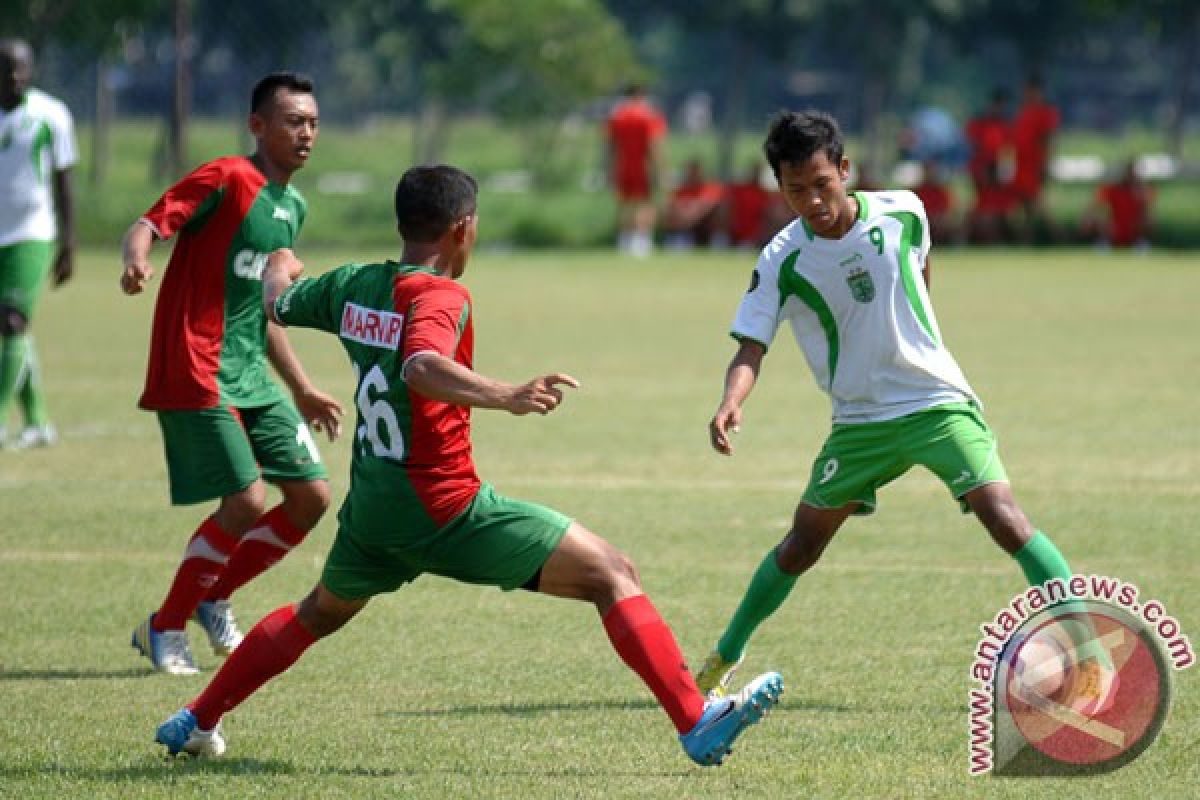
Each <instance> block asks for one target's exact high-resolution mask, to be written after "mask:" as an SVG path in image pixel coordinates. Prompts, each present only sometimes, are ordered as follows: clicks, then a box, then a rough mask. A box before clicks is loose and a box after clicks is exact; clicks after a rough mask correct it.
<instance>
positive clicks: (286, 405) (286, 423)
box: [158, 400, 326, 505]
mask: <svg viewBox="0 0 1200 800" xmlns="http://www.w3.org/2000/svg"><path fill="white" fill-rule="evenodd" d="M158 424H159V427H160V428H162V434H163V447H164V449H165V450H166V454H167V474H168V476H169V478H170V484H171V502H172V503H174V504H175V505H189V504H191V503H202V502H204V501H205V500H212V499H214V498H217V497H226V496H228V495H231V494H236V493H237V492H240V491H241V490H242V489H245V488H246V487H247V486H249V485H250V484H252V483H254V482H255V481H256V480H258V478H259V477H260V476H261V477H263V478H264V479H266V480H267V481H270V482H271V483H279V482H280V481H313V480H323V479H324V478H325V477H326V472H325V465H324V464H322V463H321V455H320V453H318V452H317V445H316V441H315V440H314V439H313V435H312V431H310V430H309V428H308V426H307V425H306V424H304V420H303V419H301V418H300V413H299V412H298V411H297V410H296V408H295V406H293V405H292V404H291V403H290V402H288V401H287V400H279V401H278V402H276V403H274V404H272V405H269V406H262V407H260V408H240V409H234V408H230V407H228V406H218V407H216V408H203V409H199V410H195V411H159V412H158Z"/></svg>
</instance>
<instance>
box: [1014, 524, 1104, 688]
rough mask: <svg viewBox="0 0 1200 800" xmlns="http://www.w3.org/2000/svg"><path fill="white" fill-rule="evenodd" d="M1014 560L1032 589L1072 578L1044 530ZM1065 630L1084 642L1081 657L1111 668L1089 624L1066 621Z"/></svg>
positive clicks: (1072, 603) (1073, 604)
mask: <svg viewBox="0 0 1200 800" xmlns="http://www.w3.org/2000/svg"><path fill="white" fill-rule="evenodd" d="M1013 558H1015V559H1016V560H1017V563H1018V564H1020V565H1021V571H1022V572H1024V573H1025V578H1026V579H1027V580H1028V581H1029V585H1030V586H1041V585H1042V584H1043V583H1045V582H1046V581H1048V580H1053V579H1055V578H1057V579H1059V580H1061V581H1062V582H1063V583H1064V584H1065V583H1066V582H1067V581H1069V580H1070V579H1071V574H1072V573H1071V567H1070V566H1068V565H1067V560H1066V559H1065V558H1063V554H1062V553H1061V552H1059V550H1058V548H1057V547H1055V546H1054V542H1052V541H1050V537H1049V536H1047V535H1046V534H1044V533H1042V532H1041V531H1034V533H1033V537H1032V538H1031V539H1030V540H1029V541H1028V542H1026V543H1025V546H1024V547H1022V548H1021V549H1020V550H1018V551H1017V552H1015V553H1013ZM1060 605H1061V607H1062V609H1063V610H1064V611H1069V612H1077V613H1081V614H1082V613H1086V611H1087V609H1086V608H1085V607H1084V605H1083V603H1081V602H1079V601H1078V600H1068V601H1066V602H1064V603H1061V604H1060ZM1085 619H1086V617H1085ZM1063 627H1064V628H1066V629H1067V632H1068V634H1070V636H1071V638H1072V639H1073V640H1075V641H1076V642H1082V644H1079V645H1078V646H1077V650H1078V652H1079V654H1080V655H1081V656H1083V657H1084V658H1095V659H1097V660H1098V661H1099V662H1100V663H1101V664H1103V665H1104V666H1105V667H1107V668H1108V669H1112V666H1113V664H1112V657H1111V656H1110V655H1109V652H1108V650H1106V649H1105V647H1104V645H1102V644H1101V643H1100V642H1099V640H1097V639H1096V632H1095V630H1094V629H1093V628H1092V626H1091V625H1090V624H1088V623H1072V621H1071V620H1066V621H1064V622H1063Z"/></svg>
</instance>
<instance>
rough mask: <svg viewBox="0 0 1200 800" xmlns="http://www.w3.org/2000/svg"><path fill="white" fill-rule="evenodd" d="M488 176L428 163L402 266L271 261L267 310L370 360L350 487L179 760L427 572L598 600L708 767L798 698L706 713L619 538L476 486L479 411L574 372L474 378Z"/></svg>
mask: <svg viewBox="0 0 1200 800" xmlns="http://www.w3.org/2000/svg"><path fill="white" fill-rule="evenodd" d="M475 201H476V187H475V181H474V179H472V178H471V177H470V176H469V175H467V174H466V173H465V172H462V171H461V170H458V169H455V168H454V167H447V166H440V167H416V168H413V169H410V170H409V171H408V172H406V173H405V174H404V176H403V177H402V178H401V179H400V183H399V185H398V186H397V187H396V197H395V205H396V220H397V225H398V228H399V230H400V235H401V237H402V238H403V239H404V250H403V253H402V255H401V259H400V262H399V263H397V262H395V261H387V262H384V263H376V264H365V265H362V264H349V265H346V266H343V267H340V268H337V269H334V270H332V271H330V272H327V273H325V274H324V275H322V276H321V277H319V278H316V279H310V280H301V281H299V282H297V283H293V281H294V280H295V278H296V277H298V276H299V273H300V270H301V266H302V265H301V264H300V262H299V261H298V260H297V259H296V258H295V256H293V255H292V252H291V251H290V250H283V251H280V252H279V253H276V254H273V255H272V256H271V259H270V262H269V263H268V265H267V268H266V272H265V274H264V277H263V300H262V302H263V304H264V306H265V307H266V309H268V313H270V314H271V315H272V316H273V317H274V319H275V320H276V321H278V322H280V323H283V324H287V325H299V326H304V327H309V328H316V329H318V330H323V331H325V332H327V333H332V334H335V335H337V336H338V338H339V340H340V342H341V344H342V346H343V347H344V348H345V350H346V355H347V356H348V357H349V359H350V361H351V362H352V363H353V365H354V372H355V375H356V378H357V383H358V386H357V389H356V391H355V396H356V397H357V398H358V401H357V406H358V420H357V424H356V426H355V435H354V437H353V447H354V453H353V460H352V463H351V476H350V491H349V493H348V494H347V496H346V500H345V502H344V503H343V504H342V508H341V511H340V512H339V513H338V533H337V539H336V540H335V541H334V544H333V548H332V550H331V551H330V553H329V558H328V560H327V561H326V563H325V569H324V571H323V572H322V574H321V579H320V581H319V582H318V583H317V586H316V588H314V589H313V591H312V592H311V593H310V594H309V595H308V596H307V597H306V598H305V599H304V600H303V601H301V602H300V603H299V604H297V605H286V606H283V607H282V608H279V609H276V610H275V611H274V612H272V613H271V614H269V615H268V616H267V617H265V618H264V619H263V620H262V621H260V622H259V623H258V624H257V625H255V626H254V629H253V630H251V631H250V633H249V634H247V636H246V640H245V641H244V642H243V643H242V645H241V647H239V648H238V649H237V650H236V651H235V652H234V653H233V655H232V656H230V658H229V659H228V660H227V661H226V662H225V664H224V665H223V666H222V667H221V669H220V671H218V672H217V674H216V675H215V676H214V677H213V680H212V682H211V683H210V684H209V685H208V688H206V689H205V690H204V691H203V692H201V693H200V695H199V696H198V697H196V698H195V699H194V700H193V701H192V702H191V703H189V704H188V706H187V707H186V708H183V709H181V710H180V711H178V712H176V713H175V714H174V715H172V716H171V717H170V718H169V719H167V721H166V722H164V723H163V724H162V725H160V726H159V728H158V731H157V733H156V737H155V738H156V740H157V741H158V742H160V743H161V744H163V745H165V746H166V747H167V750H168V751H169V752H170V753H172V754H175V753H179V752H181V751H186V752H189V753H192V754H196V755H220V754H221V753H222V752H224V750H225V742H224V738H223V737H222V735H221V733H220V730H219V728H218V723H219V721H220V719H221V717H222V715H223V714H224V713H225V712H227V711H229V710H231V709H233V708H234V707H236V706H237V705H238V704H239V703H241V702H242V701H243V700H245V699H246V698H247V697H249V696H250V695H251V694H252V693H253V692H254V691H256V690H257V689H258V688H259V687H260V686H262V685H263V684H264V683H266V682H267V681H269V680H270V679H271V678H273V677H274V676H276V675H278V674H280V673H281V672H283V671H284V670H286V669H288V668H289V667H290V666H291V665H292V664H293V663H295V662H296V660H297V659H299V658H300V656H301V654H302V653H303V652H304V651H305V650H306V649H307V648H308V647H309V646H310V645H312V644H313V643H314V642H315V641H316V640H317V639H320V638H322V637H324V636H328V635H329V634H331V633H333V632H335V631H336V630H338V629H339V628H341V627H342V626H343V625H344V624H346V623H347V622H348V621H350V619H351V618H352V617H354V615H355V614H357V613H358V612H359V611H361V610H362V609H363V607H364V606H366V604H367V601H368V600H369V599H370V598H371V597H373V596H374V595H377V594H382V593H385V592H391V591H395V590H396V589H399V588H400V587H401V586H403V585H404V584H406V583H409V582H411V581H413V580H415V579H416V578H417V577H419V576H420V575H422V574H424V573H431V574H434V575H441V576H444V577H447V578H451V579H454V580H458V581H462V582H465V583H476V584H484V585H490V586H497V587H499V588H501V589H505V590H510V589H516V588H522V589H526V590H529V591H533V592H540V593H542V594H548V595H554V596H556V597H566V598H570V599H575V600H584V601H587V602H590V603H592V604H593V605H595V607H596V610H597V611H598V612H599V613H600V615H601V619H602V622H603V625H604V630H605V632H606V633H607V634H608V637H609V640H610V641H611V643H612V646H613V648H614V649H615V650H616V651H617V653H618V655H619V656H620V657H621V658H622V660H624V661H625V663H626V664H628V665H629V667H630V668H631V669H633V670H634V671H635V672H636V673H637V674H638V675H639V676H640V677H641V678H642V680H643V681H644V682H645V683H646V685H647V686H648V687H649V688H650V690H651V691H652V692H653V693H654V695H655V697H656V698H658V701H659V703H660V704H661V705H662V707H663V709H664V710H665V711H666V712H667V714H668V715H669V716H670V718H671V721H672V722H673V723H674V724H675V727H676V729H677V730H678V732H679V739H680V742H681V744H682V745H683V748H684V750H685V751H686V752H687V754H688V756H690V757H691V758H692V759H693V760H694V761H696V762H697V763H699V764H703V765H710V764H717V763H720V761H721V759H723V758H724V756H725V755H726V753H728V752H729V749H730V747H731V745H732V744H733V740H734V739H735V738H736V737H737V736H738V735H739V734H740V733H741V732H742V731H743V730H744V729H745V728H746V727H747V726H748V725H750V724H753V723H754V722H757V721H758V720H759V719H761V717H762V715H763V714H764V713H765V712H766V710H767V709H768V708H769V707H770V706H772V705H774V703H775V702H777V701H778V698H779V694H780V692H782V690H783V683H782V679H781V678H780V676H779V675H778V674H777V673H773V672H771V673H766V674H763V675H760V676H759V677H758V678H756V679H755V680H753V681H751V682H750V683H749V684H748V685H747V686H746V687H745V688H744V689H742V690H741V691H740V692H738V693H737V694H736V695H734V696H733V697H732V698H730V699H729V701H728V702H723V701H714V702H706V701H705V699H704V697H703V696H702V695H701V694H700V691H699V689H697V688H696V683H695V681H694V680H693V679H692V676H691V674H690V673H689V672H688V669H687V665H686V664H685V663H684V659H683V655H682V654H681V653H680V651H679V646H678V645H677V644H676V642H675V637H674V635H673V634H672V632H671V629H670V628H669V627H668V626H667V624H666V623H665V622H664V621H663V620H662V618H661V617H660V616H659V614H658V611H657V610H656V609H655V607H654V605H653V604H652V603H651V602H650V600H649V599H648V598H647V597H646V595H645V594H644V593H643V592H642V588H641V582H640V580H639V578H638V575H637V570H636V569H635V568H634V566H633V564H632V563H631V562H630V561H629V559H628V558H626V557H625V556H624V555H622V554H621V553H620V552H618V551H617V550H616V549H615V548H614V547H613V546H612V545H611V544H609V543H608V542H607V541H605V540H604V539H601V538H600V537H598V536H596V535H595V534H594V533H592V532H591V531H589V530H587V529H586V528H584V527H583V526H582V525H580V524H579V523H577V522H574V521H572V520H571V519H570V518H568V517H565V516H563V515H562V514H560V513H558V512H557V511H554V510H552V509H549V508H546V507H545V506H540V505H536V504H534V503H526V502H521V501H518V500H512V499H510V498H507V497H504V496H503V495H501V494H499V493H497V492H496V491H495V490H493V489H492V487H491V486H489V485H488V484H486V483H483V482H481V481H480V479H479V476H478V475H477V474H476V471H475V465H474V461H473V459H472V456H471V438H470V436H471V429H470V415H471V409H472V408H492V409H502V410H505V411H508V412H509V413H511V414H517V415H521V414H529V413H540V414H547V413H549V412H551V411H553V410H554V409H555V408H557V407H558V405H559V403H561V402H562V398H563V394H562V389H561V388H560V387H562V386H570V387H577V386H578V383H577V382H576V381H575V379H574V378H572V377H571V376H569V375H565V374H562V373H552V374H547V375H541V376H539V377H536V378H534V379H532V380H530V381H528V382H526V383H524V384H519V385H515V384H510V383H505V382H503V381H498V380H494V379H492V378H488V377H485V376H484V375H482V374H480V373H478V372H476V371H475V370H474V368H473V358H474V356H473V350H474V339H475V334H474V324H473V322H472V318H473V316H474V314H473V307H472V304H471V296H470V293H469V292H468V291H467V289H466V287H464V286H463V285H462V284H460V283H458V281H457V280H456V279H457V278H459V277H460V276H461V275H462V274H463V271H464V270H465V269H466V266H467V259H468V258H469V256H470V253H471V249H472V247H473V246H474V244H475V235H476V224H477V216H476V206H475Z"/></svg>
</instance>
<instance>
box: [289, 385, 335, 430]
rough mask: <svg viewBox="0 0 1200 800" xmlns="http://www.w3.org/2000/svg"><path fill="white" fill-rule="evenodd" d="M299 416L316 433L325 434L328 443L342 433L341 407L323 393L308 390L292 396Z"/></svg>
mask: <svg viewBox="0 0 1200 800" xmlns="http://www.w3.org/2000/svg"><path fill="white" fill-rule="evenodd" d="M293 397H294V399H295V400H296V408H297V410H299V411H300V414H301V416H303V417H304V419H305V421H306V422H308V424H309V425H310V426H312V429H313V430H314V431H316V432H317V433H320V432H321V431H324V432H325V435H326V436H328V437H329V441H331V442H332V441H333V440H335V439H337V437H338V436H339V435H341V432H342V405H341V403H339V402H338V401H337V400H334V399H333V398H332V397H330V396H329V395H327V394H325V393H324V392H319V391H317V390H316V389H309V390H308V391H306V392H297V393H296V394H294V395H293Z"/></svg>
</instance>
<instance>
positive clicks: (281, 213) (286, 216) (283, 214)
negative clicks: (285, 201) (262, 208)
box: [271, 206, 292, 222]
mask: <svg viewBox="0 0 1200 800" xmlns="http://www.w3.org/2000/svg"><path fill="white" fill-rule="evenodd" d="M271 219H281V220H283V221H284V222H291V221H292V212H290V211H288V210H287V209H286V208H280V207H279V206H275V212H274V213H273V214H271Z"/></svg>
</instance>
